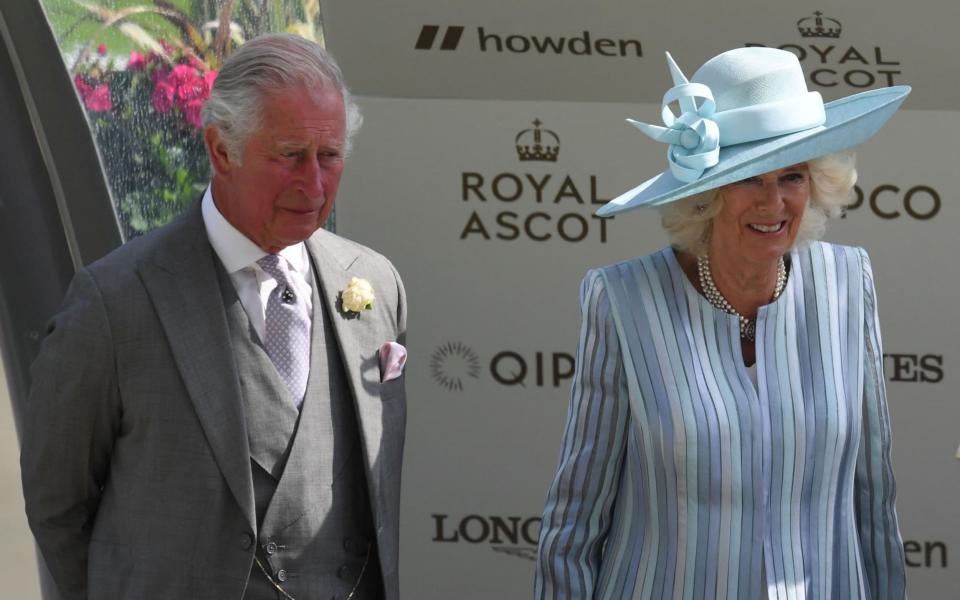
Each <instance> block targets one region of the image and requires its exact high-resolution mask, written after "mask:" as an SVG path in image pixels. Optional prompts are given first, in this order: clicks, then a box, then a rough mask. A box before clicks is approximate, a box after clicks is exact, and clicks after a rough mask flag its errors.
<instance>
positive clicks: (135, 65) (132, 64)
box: [127, 50, 147, 71]
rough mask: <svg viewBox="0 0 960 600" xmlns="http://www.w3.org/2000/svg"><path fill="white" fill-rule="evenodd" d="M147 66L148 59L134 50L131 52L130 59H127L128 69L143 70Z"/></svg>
mask: <svg viewBox="0 0 960 600" xmlns="http://www.w3.org/2000/svg"><path fill="white" fill-rule="evenodd" d="M146 66H147V59H146V58H145V57H144V56H143V55H142V54H140V53H139V52H137V51H136V50H134V51H133V52H131V53H130V60H128V61H127V69H128V70H130V71H142V70H143V69H144V67H146Z"/></svg>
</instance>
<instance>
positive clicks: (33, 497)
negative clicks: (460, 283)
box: [21, 34, 406, 600]
mask: <svg viewBox="0 0 960 600" xmlns="http://www.w3.org/2000/svg"><path fill="white" fill-rule="evenodd" d="M203 114H204V125H205V129H204V139H205V142H206V147H207V151H208V154H209V157H210V162H211V164H212V166H213V172H214V175H213V180H212V182H211V186H210V188H209V189H208V190H207V192H206V193H205V195H204V197H203V199H202V201H201V202H200V204H199V205H198V206H196V207H195V208H194V209H191V210H190V211H188V213H187V214H185V215H183V216H182V217H180V218H179V219H178V220H176V221H175V222H174V223H171V224H170V225H168V226H166V227H164V228H161V229H160V230H158V231H156V232H154V233H152V234H150V235H147V236H144V237H143V238H140V239H137V240H133V241H131V242H129V243H128V244H126V245H125V246H123V247H122V248H120V249H118V250H116V251H115V252H113V253H112V254H110V255H109V256H107V257H105V258H104V259H102V260H100V261H97V262H96V263H94V264H92V265H90V266H89V267H87V268H84V269H81V270H80V271H79V272H78V273H77V275H76V277H75V278H74V281H73V283H72V285H71V288H70V290H69V292H68V293H67V297H66V300H65V302H64V306H63V309H62V312H61V313H60V314H59V315H57V316H56V317H55V319H54V320H53V322H52V325H51V327H50V331H49V334H48V336H47V338H46V340H45V341H44V345H43V348H42V350H41V353H40V356H39V358H38V359H37V361H36V362H35V364H34V365H33V369H32V377H33V388H32V390H31V394H30V400H29V405H28V409H27V418H26V428H25V430H24V432H23V449H22V457H21V466H22V471H23V487H24V495H25V497H26V507H27V515H28V518H29V521H30V525H31V528H32V530H33V532H34V535H35V536H36V538H37V542H38V544H39V546H40V549H41V551H42V553H43V556H44V558H45V559H46V563H47V566H48V567H49V568H50V571H51V573H52V575H53V578H54V580H55V581H56V584H57V587H58V588H59V589H60V591H61V593H62V595H63V596H64V597H65V598H68V599H74V598H87V597H90V598H106V599H113V598H117V599H121V598H122V599H129V598H148V599H151V600H153V599H162V598H171V599H172V598H176V599H186V598H197V599H199V598H205V599H210V600H225V599H231V598H235V599H237V600H240V599H241V598H246V599H250V600H260V599H265V598H270V599H290V598H296V599H297V600H305V599H313V598H324V599H326V598H353V599H356V600H364V599H368V598H387V599H395V598H397V597H398V578H397V553H398V532H397V529H398V512H399V492H400V464H401V453H402V450H403V433H404V424H405V418H406V405H405V396H404V389H403V377H402V376H400V373H401V372H402V366H403V359H404V358H405V351H404V349H403V347H402V346H401V345H400V344H402V342H403V339H404V335H405V328H406V324H405V321H406V308H405V297H404V291H403V286H402V284H401V282H400V278H399V276H398V275H397V273H396V271H395V270H394V268H393V266H392V265H391V264H390V262H389V261H387V259H385V258H384V257H382V256H380V255H379V254H376V253H374V252H372V251H371V250H368V249H367V248H364V247H362V246H359V245H357V244H354V243H352V242H349V241H347V240H344V239H342V238H339V237H337V236H335V235H332V234H330V233H327V232H326V231H324V230H322V229H320V227H321V225H322V224H323V222H324V221H325V220H326V218H327V216H328V215H329V214H330V210H331V209H332V208H333V203H334V198H335V197H336V192H337V187H338V184H339V181H340V175H341V171H342V169H343V164H344V155H345V153H346V151H347V149H348V146H349V139H350V135H352V133H353V132H354V131H355V130H356V128H357V127H358V126H359V122H360V118H359V112H358V111H357V109H356V107H355V106H354V104H353V102H352V101H351V98H350V95H349V93H348V91H347V90H346V88H345V87H344V85H343V82H342V79H341V75H340V71H339V68H338V67H337V66H336V64H335V63H334V62H333V60H332V59H331V58H330V57H329V56H328V55H327V54H326V53H325V52H324V51H323V50H322V49H321V48H320V47H318V46H317V45H316V44H313V43H311V42H307V41H305V40H302V39H300V38H297V37H294V36H291V35H286V34H279V35H269V36H263V37H261V38H258V39H255V40H252V41H250V42H248V43H247V44H245V45H244V46H243V47H242V48H240V49H239V50H238V51H237V52H236V53H234V54H233V55H232V56H231V57H230V59H228V60H227V61H226V63H225V64H224V65H223V69H222V70H221V72H220V74H219V76H218V79H217V81H216V83H215V85H214V89H213V91H212V94H211V97H210V100H209V101H208V103H207V105H206V106H205V107H204V112H203ZM371 295H372V296H374V297H373V298H371Z"/></svg>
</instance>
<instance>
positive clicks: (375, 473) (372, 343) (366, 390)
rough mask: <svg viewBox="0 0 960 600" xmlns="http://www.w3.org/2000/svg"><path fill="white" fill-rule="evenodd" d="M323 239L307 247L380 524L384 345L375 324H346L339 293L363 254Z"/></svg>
mask: <svg viewBox="0 0 960 600" xmlns="http://www.w3.org/2000/svg"><path fill="white" fill-rule="evenodd" d="M322 235H323V234H322V233H321V234H320V235H314V237H312V238H310V239H309V240H307V248H308V250H309V251H310V257H311V259H312V261H313V266H314V268H315V269H316V270H317V279H318V280H319V281H320V288H321V289H320V296H321V297H322V300H323V302H324V303H325V305H326V308H327V311H328V314H329V315H330V321H331V323H332V326H333V334H334V336H335V337H336V340H337V347H338V348H339V349H340V356H341V359H342V360H343V367H344V370H345V371H346V376H347V382H348V384H349V389H350V391H351V392H352V395H353V399H354V402H355V403H356V410H357V421H358V422H359V424H360V437H361V440H362V442H363V458H364V464H365V466H366V470H367V485H368V487H369V491H370V501H371V504H372V507H373V515H374V519H375V520H376V521H377V523H378V524H379V518H380V514H379V511H378V510H377V502H378V500H379V499H380V498H381V496H380V494H379V491H380V485H381V477H380V472H379V469H380V465H381V463H382V461H379V460H378V458H379V454H380V445H381V439H382V437H383V415H382V413H383V405H382V403H381V401H380V392H379V386H380V366H379V363H378V358H377V354H376V352H377V348H378V347H379V346H378V344H379V343H380V341H381V340H379V339H378V338H377V336H378V333H379V332H378V330H377V328H376V327H375V326H374V323H373V322H372V320H371V319H369V318H368V319H364V318H362V317H361V318H353V319H347V318H345V317H344V315H343V312H342V311H341V310H340V303H339V296H340V291H341V290H343V288H344V287H346V285H347V283H349V281H350V278H351V277H355V276H358V274H357V273H353V272H351V268H352V267H353V266H354V265H355V264H356V262H357V259H358V255H357V254H356V253H348V252H345V251H344V248H343V247H342V246H341V245H340V244H331V243H328V242H325V241H324V240H322V238H321V236H322ZM360 275H362V273H361V274H360Z"/></svg>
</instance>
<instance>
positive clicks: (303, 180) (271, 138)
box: [206, 88, 346, 253]
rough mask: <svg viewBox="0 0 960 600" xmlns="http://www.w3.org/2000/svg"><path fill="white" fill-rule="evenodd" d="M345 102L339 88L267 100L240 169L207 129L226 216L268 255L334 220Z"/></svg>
mask: <svg viewBox="0 0 960 600" xmlns="http://www.w3.org/2000/svg"><path fill="white" fill-rule="evenodd" d="M345 119H346V118H345V115H344V108H343V98H342V97H341V96H340V94H339V92H337V91H336V90H333V89H323V90H320V91H313V92H309V93H308V92H307V91H306V90H305V89H303V88H293V89H289V90H283V91H278V92H277V93H274V94H270V95H267V96H265V97H264V99H263V113H262V125H261V127H260V129H259V130H257V131H256V132H254V133H253V134H252V135H251V136H250V137H249V138H248V139H247V141H246V143H245V144H244V146H243V148H242V154H241V157H240V162H239V164H238V163H237V161H235V160H233V159H232V158H231V157H230V156H229V155H228V154H227V152H226V148H225V146H224V145H223V144H222V140H221V138H220V136H219V132H218V131H217V130H216V129H215V128H213V127H211V128H208V131H207V134H206V135H207V145H208V148H209V150H210V153H211V156H212V158H213V163H214V169H215V171H216V173H215V175H214V180H213V197H214V201H215V203H216V205H217V208H218V209H219V210H220V212H221V213H222V214H223V216H224V217H225V218H226V219H227V221H229V222H230V223H231V224H232V225H233V226H234V227H236V228H237V229H238V230H239V231H240V232H241V233H243V234H244V235H245V236H247V237H248V238H250V240H252V241H253V242H254V243H255V244H257V245H258V246H259V247H260V248H262V249H263V250H265V251H267V252H271V253H275V252H278V251H279V250H281V249H283V248H285V247H286V246H290V245H293V244H296V243H298V242H302V241H303V240H305V239H307V238H308V237H310V236H311V235H312V234H313V232H314V231H316V230H317V229H318V228H320V227H321V226H322V225H323V223H324V222H325V221H326V220H327V217H328V216H330V211H331V210H332V209H333V202H334V199H335V198H336V195H337V189H338V187H339V185H340V175H341V173H342V172H343V154H344V145H345V135H346V126H345Z"/></svg>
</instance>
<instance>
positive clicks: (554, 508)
mask: <svg viewBox="0 0 960 600" xmlns="http://www.w3.org/2000/svg"><path fill="white" fill-rule="evenodd" d="M580 306H581V316H582V322H581V327H580V341H579V344H578V346H577V358H576V370H575V374H574V378H573V386H572V390H571V399H570V408H569V411H568V414H567V423H566V429H565V431H564V434H563V441H562V446H561V449H560V465H559V467H558V468H557V473H556V475H555V476H554V479H553V483H552V484H551V486H550V491H549V493H548V496H547V501H546V507H545V509H544V515H543V523H542V526H541V530H540V545H539V549H538V559H537V567H536V581H535V596H536V598H538V599H546V598H552V599H557V600H560V599H585V598H593V597H594V594H595V591H596V585H597V579H598V574H599V572H600V565H601V563H602V560H603V551H604V543H605V541H606V538H607V532H608V530H609V528H610V518H611V512H612V508H613V505H614V500H615V497H616V491H617V488H618V483H619V480H620V474H621V470H622V467H623V457H624V449H625V446H626V437H627V436H626V432H627V428H628V423H629V409H628V401H627V384H626V378H625V376H624V369H623V360H622V357H621V352H620V345H619V341H618V339H617V333H616V329H615V326H614V321H613V315H612V314H611V308H610V300H609V298H608V296H607V291H606V289H605V288H604V283H603V278H602V276H601V275H600V273H599V272H597V271H591V272H590V273H588V274H587V276H586V278H585V279H584V280H583V283H582V284H581V287H580Z"/></svg>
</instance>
